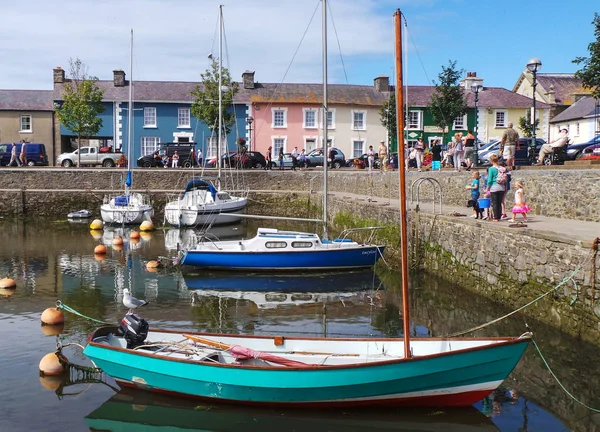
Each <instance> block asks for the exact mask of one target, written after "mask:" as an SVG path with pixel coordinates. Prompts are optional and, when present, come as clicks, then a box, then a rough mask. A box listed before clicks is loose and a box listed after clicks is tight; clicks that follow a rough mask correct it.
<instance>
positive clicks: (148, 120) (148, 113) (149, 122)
mask: <svg viewBox="0 0 600 432" xmlns="http://www.w3.org/2000/svg"><path fill="white" fill-rule="evenodd" d="M144 127H156V108H153V107H146V108H144Z"/></svg>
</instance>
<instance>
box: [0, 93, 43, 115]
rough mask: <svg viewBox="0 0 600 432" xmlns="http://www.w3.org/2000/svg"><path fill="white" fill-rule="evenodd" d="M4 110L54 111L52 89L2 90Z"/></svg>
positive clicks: (0, 100)
mask: <svg viewBox="0 0 600 432" xmlns="http://www.w3.org/2000/svg"><path fill="white" fill-rule="evenodd" d="M0 110H2V111H54V104H53V99H52V90H0Z"/></svg>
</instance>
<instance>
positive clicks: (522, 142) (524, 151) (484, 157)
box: [477, 138, 546, 166]
mask: <svg viewBox="0 0 600 432" xmlns="http://www.w3.org/2000/svg"><path fill="white" fill-rule="evenodd" d="M530 142H531V138H519V145H518V146H517V149H516V150H515V165H517V166H522V165H531V161H530V160H529V158H528V148H529V144H530ZM536 143H537V144H536V146H535V157H536V158H537V155H538V154H539V152H540V148H542V145H544V144H546V141H545V140H544V139H542V138H536ZM493 154H495V155H498V156H500V140H497V141H492V142H491V143H490V145H489V146H488V147H486V148H484V150H481V151H479V152H478V155H477V156H478V159H479V165H482V166H489V165H491V164H492V163H491V162H490V157H491V156H492V155H493Z"/></svg>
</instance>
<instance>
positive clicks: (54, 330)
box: [42, 323, 65, 336]
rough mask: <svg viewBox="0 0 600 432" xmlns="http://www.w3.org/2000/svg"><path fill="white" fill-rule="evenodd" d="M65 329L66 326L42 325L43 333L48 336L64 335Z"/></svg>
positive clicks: (62, 324)
mask: <svg viewBox="0 0 600 432" xmlns="http://www.w3.org/2000/svg"><path fill="white" fill-rule="evenodd" d="M64 329H65V324H64V323H61V324H54V325H44V324H42V333H44V334H45V335H46V336H56V335H59V334H61V333H62V331H63V330H64Z"/></svg>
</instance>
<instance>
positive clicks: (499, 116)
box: [496, 110, 508, 128]
mask: <svg viewBox="0 0 600 432" xmlns="http://www.w3.org/2000/svg"><path fill="white" fill-rule="evenodd" d="M507 116H508V112H507V111H499V110H497V111H496V127H497V128H505V127H507V125H508V121H507V120H506V117H507Z"/></svg>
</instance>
